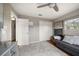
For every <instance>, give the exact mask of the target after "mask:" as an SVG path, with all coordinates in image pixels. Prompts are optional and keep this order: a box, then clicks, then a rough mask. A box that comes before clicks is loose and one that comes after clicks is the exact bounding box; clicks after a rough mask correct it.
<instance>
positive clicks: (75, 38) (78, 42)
mask: <svg viewBox="0 0 79 59" xmlns="http://www.w3.org/2000/svg"><path fill="white" fill-rule="evenodd" d="M73 44H75V45H79V36H74V43H73Z"/></svg>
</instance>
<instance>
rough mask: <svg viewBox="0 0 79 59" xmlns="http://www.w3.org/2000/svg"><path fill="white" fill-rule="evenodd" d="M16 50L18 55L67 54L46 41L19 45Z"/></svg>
mask: <svg viewBox="0 0 79 59" xmlns="http://www.w3.org/2000/svg"><path fill="white" fill-rule="evenodd" d="M18 51H19V56H67V54H66V53H64V52H63V51H61V50H59V49H58V48H56V47H55V46H53V45H51V44H50V43H49V42H47V41H43V42H38V43H34V44H30V45H26V46H21V47H19V49H18Z"/></svg>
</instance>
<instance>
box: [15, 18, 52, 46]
mask: <svg viewBox="0 0 79 59" xmlns="http://www.w3.org/2000/svg"><path fill="white" fill-rule="evenodd" d="M19 19H22V18H19ZM24 19H28V18H24ZM28 20H29V22H28V23H29V24H28V28H29V32H28V34H27V35H28V36H29V38H28V39H26V38H25V40H28V41H27V42H28V44H31V43H36V42H40V41H46V40H49V39H50V36H51V35H53V26H52V24H53V22H51V21H49V20H43V19H36V18H29V19H28ZM17 22H18V19H17V21H16V29H17V30H16V35H17V41H20V43H18V45H23V44H24V43H23V44H22V42H23V39H22V38H21V32H19V27H20V25H18V23H17ZM30 22H33V25H32V24H31V26H30ZM18 33H19V34H18ZM23 35H24V34H23ZM24 42H25V41H24ZM26 45H27V44H26Z"/></svg>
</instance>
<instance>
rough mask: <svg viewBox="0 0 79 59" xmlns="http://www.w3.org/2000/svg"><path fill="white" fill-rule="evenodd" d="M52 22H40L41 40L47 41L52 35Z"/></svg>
mask: <svg viewBox="0 0 79 59" xmlns="http://www.w3.org/2000/svg"><path fill="white" fill-rule="evenodd" d="M52 34H53V31H52V22H50V21H40V22H39V38H40V41H46V40H49V39H50V36H52Z"/></svg>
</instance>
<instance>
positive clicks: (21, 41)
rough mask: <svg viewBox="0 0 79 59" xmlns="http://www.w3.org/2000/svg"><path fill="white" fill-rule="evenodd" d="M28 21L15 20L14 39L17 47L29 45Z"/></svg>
mask: <svg viewBox="0 0 79 59" xmlns="http://www.w3.org/2000/svg"><path fill="white" fill-rule="evenodd" d="M28 27H29V20H28V19H17V21H16V38H17V41H18V45H28V44H29V28H28Z"/></svg>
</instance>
